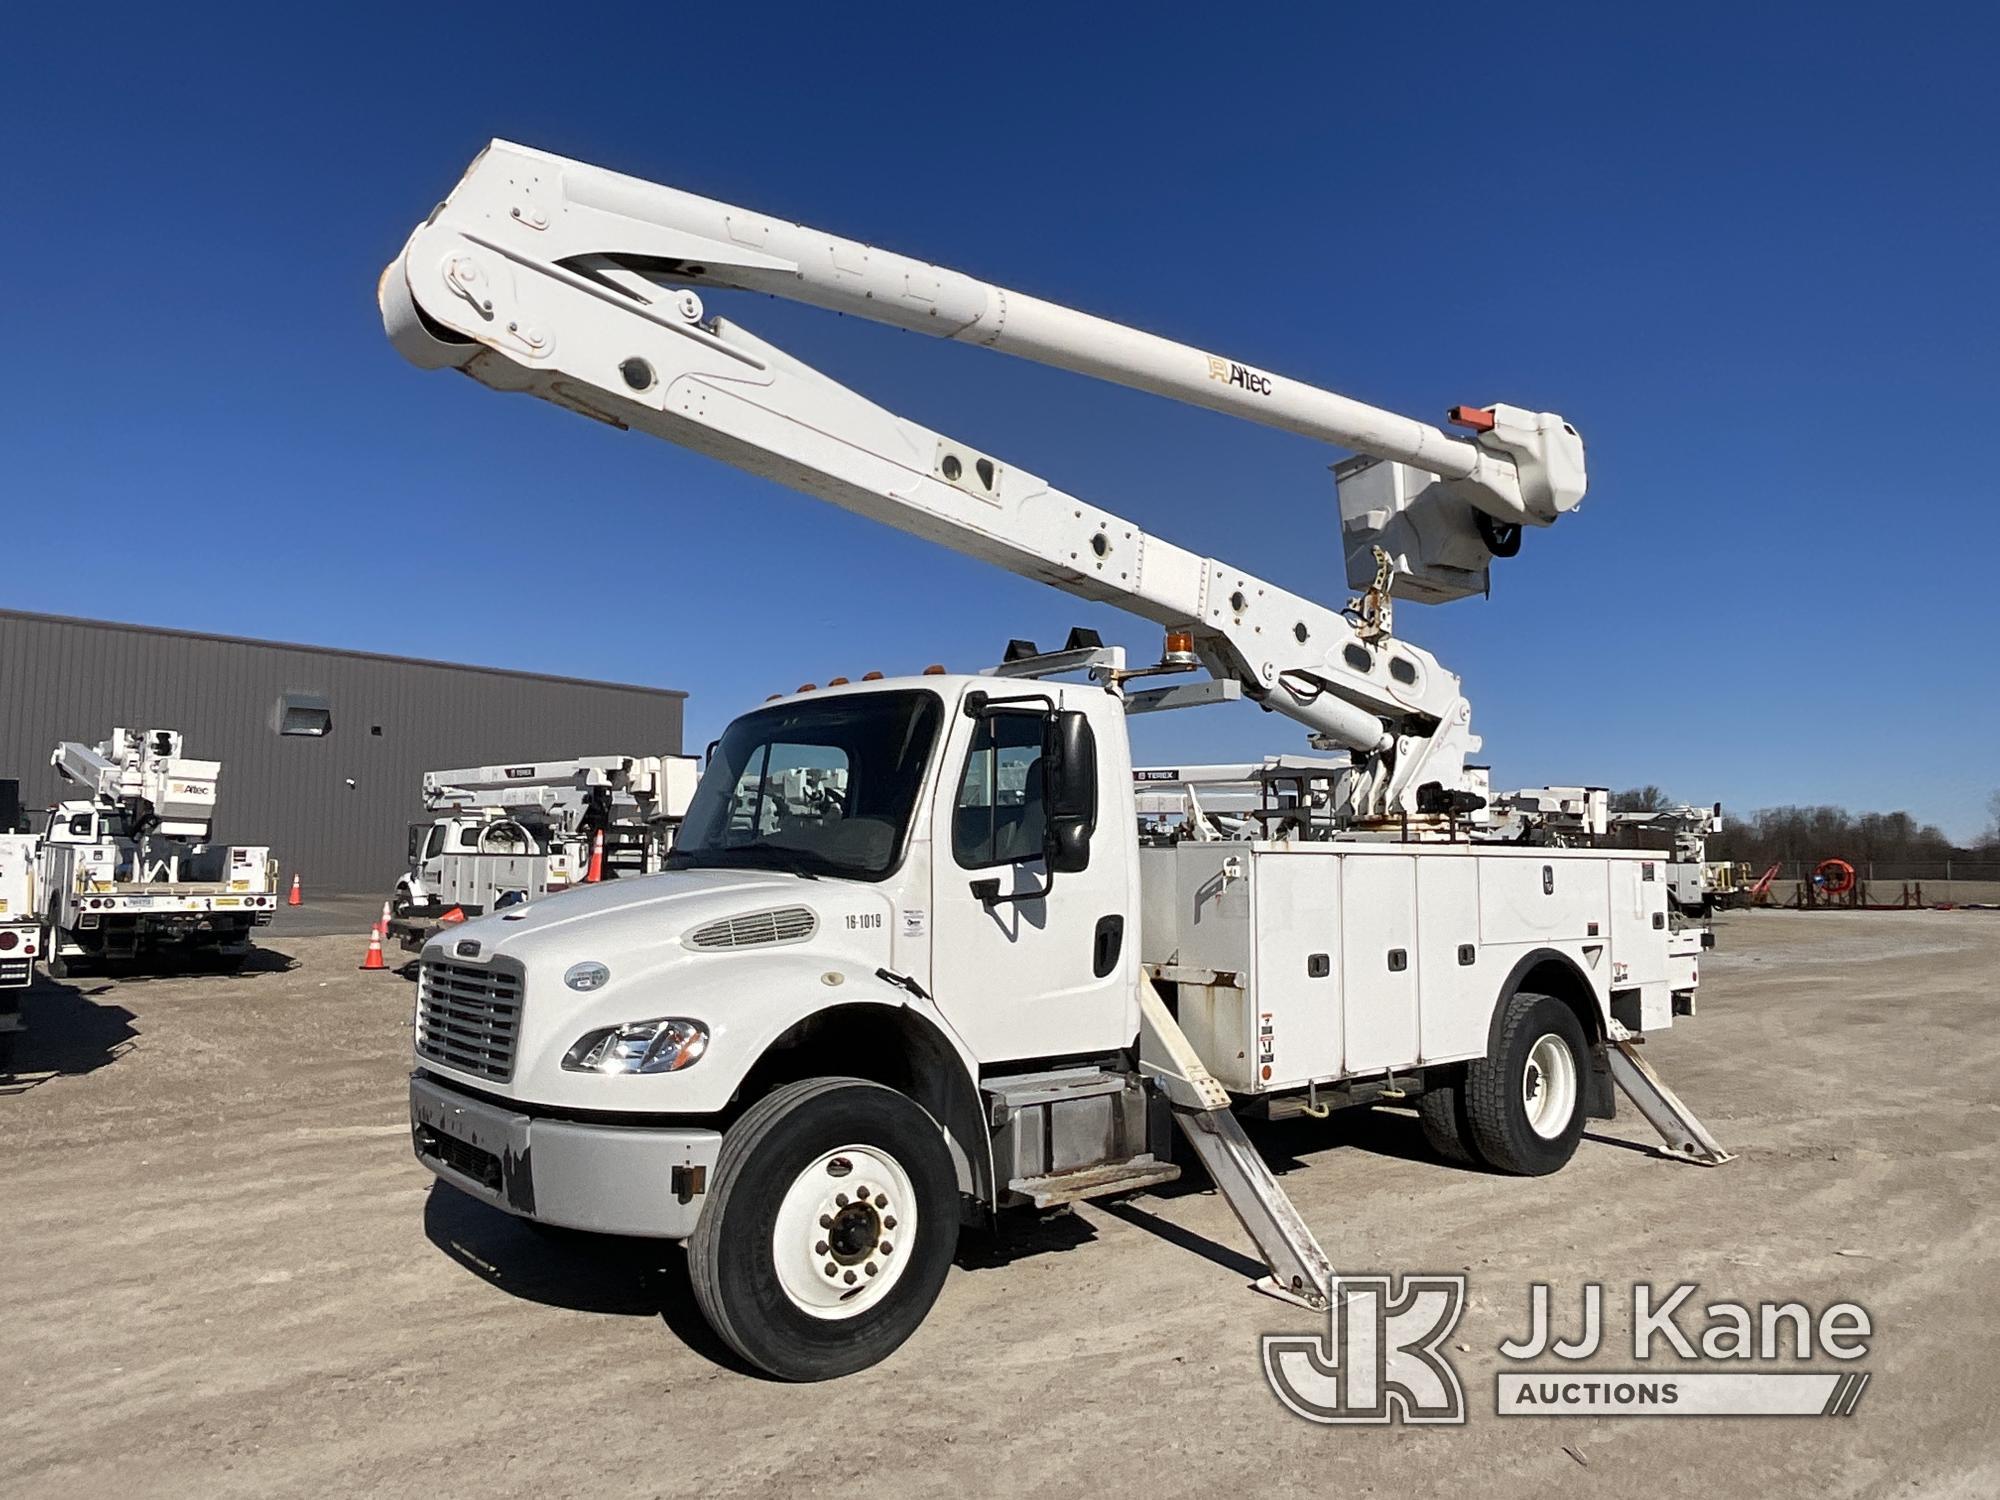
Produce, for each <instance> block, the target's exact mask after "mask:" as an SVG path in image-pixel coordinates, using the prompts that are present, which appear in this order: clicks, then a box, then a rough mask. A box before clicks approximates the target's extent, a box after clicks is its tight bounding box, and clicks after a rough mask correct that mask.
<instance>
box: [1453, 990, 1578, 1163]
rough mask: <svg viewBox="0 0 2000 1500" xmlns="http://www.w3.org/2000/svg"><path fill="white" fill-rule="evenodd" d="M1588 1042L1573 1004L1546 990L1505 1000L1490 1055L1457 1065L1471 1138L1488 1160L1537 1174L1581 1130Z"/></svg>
mask: <svg viewBox="0 0 2000 1500" xmlns="http://www.w3.org/2000/svg"><path fill="white" fill-rule="evenodd" d="M1589 1056H1590V1042H1589V1039H1588V1038H1587V1037H1585V1035H1584V1033H1583V1026H1582V1024H1581V1023H1580V1022H1579V1021H1578V1020H1577V1018H1576V1014H1575V1012H1573V1011H1572V1010H1571V1009H1570V1008H1569V1007H1568V1006H1567V1005H1564V1004H1563V1003H1562V1002H1561V1001H1560V1000H1557V999H1554V998H1552V997H1551V996H1548V995H1530V994H1517V995H1515V996H1513V997H1512V998H1510V999H1509V1000H1508V1001H1507V1004H1506V1008H1505V1010H1504V1011H1503V1013H1502V1016H1501V1022H1500V1040H1499V1044H1498V1045H1497V1046H1496V1047H1495V1048H1494V1049H1493V1055H1492V1056H1490V1057H1484V1058H1481V1059H1479V1060H1478V1061H1477V1062H1473V1063H1469V1064H1467V1066H1466V1069H1465V1108H1466V1120H1467V1123H1468V1124H1469V1126H1470V1127H1471V1144H1472V1147H1473V1149H1474V1150H1476V1151H1477V1152H1478V1153H1479V1156H1480V1157H1481V1159H1483V1160H1484V1161H1485V1162H1486V1164H1487V1165H1488V1166H1491V1167H1493V1168H1494V1169H1495V1170H1497V1171H1501V1172H1511V1173H1514V1174H1515V1175H1517V1176H1521V1177H1541V1176H1545V1175H1547V1174H1548V1173H1550V1172H1554V1171H1556V1170H1558V1169H1559V1168H1561V1167H1562V1166H1563V1165H1564V1164H1565V1163H1566V1162H1568V1161H1569V1159H1570V1158H1571V1157H1572V1156H1574V1155H1575V1154H1576V1143H1577V1142H1578V1140H1580V1139H1581V1138H1582V1136H1583V1122H1584V1107H1583V1104H1584V1081H1585V1080H1586V1079H1587V1078H1588V1077H1589V1076H1590V1074H1589V1061H1588V1059H1589Z"/></svg>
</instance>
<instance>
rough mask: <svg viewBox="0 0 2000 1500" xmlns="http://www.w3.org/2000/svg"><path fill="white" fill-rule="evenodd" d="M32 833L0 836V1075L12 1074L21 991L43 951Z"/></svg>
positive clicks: (29, 981)
mask: <svg viewBox="0 0 2000 1500" xmlns="http://www.w3.org/2000/svg"><path fill="white" fill-rule="evenodd" d="M40 842H41V841H40V840H39V839H37V838H36V837H35V836H34V835H33V834H31V833H0V1073H5V1072H8V1071H10V1070H11V1068H12V1065H13V1060H14V1043H15V1039H16V1038H17V1037H18V1036H19V1035H20V1033H21V1031H22V1029H23V1022H22V1019H21V992H22V991H23V990H25V989H27V988H28V987H29V986H30V985H31V984H33V983H34V982H35V959H36V957H37V955H39V954H40V953H41V951H42V942H43V929H42V917H41V908H40V907H39V906H38V905H37V904H36V901H35V848H36V846H37V845H38V844H39V843H40Z"/></svg>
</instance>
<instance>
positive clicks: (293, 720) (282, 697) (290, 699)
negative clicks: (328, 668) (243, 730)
mask: <svg viewBox="0 0 2000 1500" xmlns="http://www.w3.org/2000/svg"><path fill="white" fill-rule="evenodd" d="M271 727H272V728H273V729H275V730H277V731H278V733H279V734H298V735H304V736H306V737H307V738H308V739H315V740H317V739H324V738H326V736H328V735H329V734H332V733H333V705H332V704H331V703H329V702H327V700H326V698H325V697H324V695H322V694H319V693H280V694H278V708H277V712H276V713H275V714H273V715H272V724H271Z"/></svg>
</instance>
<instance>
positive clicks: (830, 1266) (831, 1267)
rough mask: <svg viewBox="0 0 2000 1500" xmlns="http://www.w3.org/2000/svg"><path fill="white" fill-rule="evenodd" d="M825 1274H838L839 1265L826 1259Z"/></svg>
mask: <svg viewBox="0 0 2000 1500" xmlns="http://www.w3.org/2000/svg"><path fill="white" fill-rule="evenodd" d="M826 1274H827V1275H829V1276H837V1275H839V1274H840V1267H839V1266H836V1265H835V1264H834V1263H833V1262H832V1261H828V1262H827V1263H826Z"/></svg>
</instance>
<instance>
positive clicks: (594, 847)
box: [583, 828, 604, 885]
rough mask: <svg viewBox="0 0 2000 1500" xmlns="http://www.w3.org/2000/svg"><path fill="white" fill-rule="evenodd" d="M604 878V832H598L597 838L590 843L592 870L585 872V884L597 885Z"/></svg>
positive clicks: (601, 830) (599, 830) (600, 830)
mask: <svg viewBox="0 0 2000 1500" xmlns="http://www.w3.org/2000/svg"><path fill="white" fill-rule="evenodd" d="M603 878H604V830H603V829H602V828H600V829H598V830H597V837H595V838H594V839H592V840H591V841H590V868H589V869H588V870H586V871H585V872H584V876H583V883H584V884H585V885H596V884H597V883H598V881H600V880H602V879H603Z"/></svg>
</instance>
